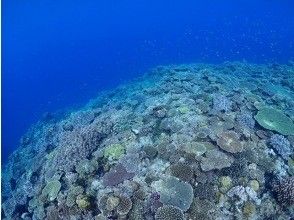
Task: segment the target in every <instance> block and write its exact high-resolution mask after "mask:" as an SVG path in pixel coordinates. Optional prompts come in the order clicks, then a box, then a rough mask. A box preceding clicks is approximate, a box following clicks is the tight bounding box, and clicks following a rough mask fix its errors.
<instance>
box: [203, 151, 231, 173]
mask: <svg viewBox="0 0 294 220" xmlns="http://www.w3.org/2000/svg"><path fill="white" fill-rule="evenodd" d="M233 162H234V158H233V157H231V156H229V155H227V154H225V153H223V152H221V151H219V150H210V151H208V152H206V153H205V157H204V158H202V160H201V169H202V170H203V171H210V170H214V169H218V170H221V169H223V168H225V167H230V166H231V164H232V163H233Z"/></svg>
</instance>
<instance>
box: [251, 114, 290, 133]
mask: <svg viewBox="0 0 294 220" xmlns="http://www.w3.org/2000/svg"><path fill="white" fill-rule="evenodd" d="M255 119H256V121H257V122H258V123H259V124H260V125H261V126H262V127H264V128H266V129H269V130H272V131H276V132H279V133H280V134H282V135H294V123H293V121H292V120H291V118H289V117H288V116H287V115H285V114H284V113H282V112H281V111H279V110H276V109H274V108H262V109H260V110H259V111H258V113H257V115H256V116H255Z"/></svg>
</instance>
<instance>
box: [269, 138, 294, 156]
mask: <svg viewBox="0 0 294 220" xmlns="http://www.w3.org/2000/svg"><path fill="white" fill-rule="evenodd" d="M270 144H271V146H272V147H273V148H274V149H275V150H276V151H277V152H278V154H280V155H281V156H282V157H283V158H284V159H286V160H287V159H289V156H290V155H291V154H292V153H293V148H291V145H290V142H289V141H288V140H287V139H286V138H285V137H284V136H283V135H279V134H274V135H273V136H271V138H270Z"/></svg>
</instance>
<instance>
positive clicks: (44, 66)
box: [2, 0, 294, 160]
mask: <svg viewBox="0 0 294 220" xmlns="http://www.w3.org/2000/svg"><path fill="white" fill-rule="evenodd" d="M2 3H3V4H2V10H3V11H2V13H3V14H2V15H3V17H2V49H3V51H2V58H3V60H2V92H3V93H2V94H3V95H2V107H3V108H2V159H4V160H6V159H7V156H8V155H9V154H10V153H11V152H12V151H13V150H14V149H15V148H16V147H17V144H18V141H19V138H20V137H21V135H22V134H23V133H24V132H25V131H26V130H27V129H28V128H29V126H30V125H31V124H32V123H33V122H35V121H37V120H38V119H39V118H40V117H41V116H42V114H43V113H44V112H51V111H53V112H54V111H56V110H58V109H62V108H67V107H69V106H76V105H81V104H84V103H86V102H87V101H88V99H90V98H92V97H94V96H95V95H97V94H98V92H99V91H101V90H103V89H108V88H113V87H115V86H116V85H118V84H120V83H122V82H124V81H126V80H130V79H132V78H134V77H136V76H140V75H141V74H143V73H144V72H145V71H147V70H148V68H150V67H154V66H155V65H161V64H170V63H186V62H200V61H201V62H209V63H214V62H223V61H227V60H230V61H232V60H247V61H250V62H255V63H261V62H279V63H285V62H287V61H288V60H290V59H291V58H293V57H294V50H293V49H294V48H293V47H294V13H293V12H294V2H293V1H292V0H288V1H287V0H281V1H274V0H267V1H266V0H259V1H256V0H247V1H236V0H231V1H228V0H224V1H219V0H211V1H196V0H194V1H192V0H191V1H187V0H181V1H172V0H165V1H164V0H162V1H159V0H156V1H155V0H148V1H142V0H136V1H130V0H129V1H127V0H120V1H118V0H107V1H106V0H105V1H104V0H103V1H102V0H100V1H99V0H96V1H94V0H91V1H87V0H84V1H69V0H59V1H56V0H50V1H47V0H41V1H40V0H31V1H23V0H13V1H10V0H3V2H2Z"/></svg>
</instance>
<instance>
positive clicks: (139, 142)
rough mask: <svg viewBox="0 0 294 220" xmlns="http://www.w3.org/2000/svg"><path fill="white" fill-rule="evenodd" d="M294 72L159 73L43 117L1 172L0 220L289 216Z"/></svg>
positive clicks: (180, 68) (226, 68)
mask: <svg viewBox="0 0 294 220" xmlns="http://www.w3.org/2000/svg"><path fill="white" fill-rule="evenodd" d="M293 73H294V65H293V63H289V64H287V65H279V64H268V65H266V64H263V65H261V64H258V65H257V64H248V63H245V62H242V63H240V62H226V63H223V64H217V65H210V64H204V63H198V64H183V65H170V66H159V67H156V68H153V69H151V70H150V71H148V72H147V73H146V74H145V75H143V76H142V77H140V78H138V79H136V80H134V81H133V82H130V83H127V84H125V85H121V86H120V87H118V88H116V89H113V90H109V91H105V92H102V93H101V94H100V95H99V96H98V97H96V98H95V99H93V100H91V101H90V102H89V103H88V104H87V105H86V106H85V107H84V108H81V109H78V110H74V111H72V112H70V111H66V112H60V113H50V114H46V115H45V116H44V117H43V118H42V119H41V120H40V121H39V122H37V123H36V124H34V125H33V126H32V127H31V128H30V129H29V131H28V132H27V133H26V134H25V135H24V136H23V137H22V138H21V141H20V146H19V148H18V149H17V150H16V151H15V152H14V153H13V154H12V155H11V157H10V158H9V160H8V161H7V163H6V164H5V165H4V167H3V172H2V210H1V212H2V219H3V220H10V219H26V220H30V219H32V220H35V219H36V220H43V219H97V220H98V219H99V220H102V219H103V220H106V219H130V220H142V219H155V220H183V219H191V220H196V219H197V220H199V219H201V220H202V219H203V220H211V219H290V218H291V217H293V216H291V214H292V213H293V208H292V207H293V201H294V200H293V198H294V197H293V195H294V194H293V192H294V190H293V185H294V184H293V182H294V181H293V177H291V175H293V173H294V171H293V170H294V168H293V167H294V165H293V164H294V162H293V160H294V158H293V156H294V155H293V143H294V124H293V119H294V115H293V111H292V109H293V107H294V102H293V100H294V92H293V90H294V74H293ZM269 79H270V81H271V82H269ZM273 82H274V83H273ZM272 177H274V178H273V179H276V181H271V179H272ZM269 183H271V184H269ZM269 185H270V186H271V187H270V186H269ZM292 215H293V214H292Z"/></svg>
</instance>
